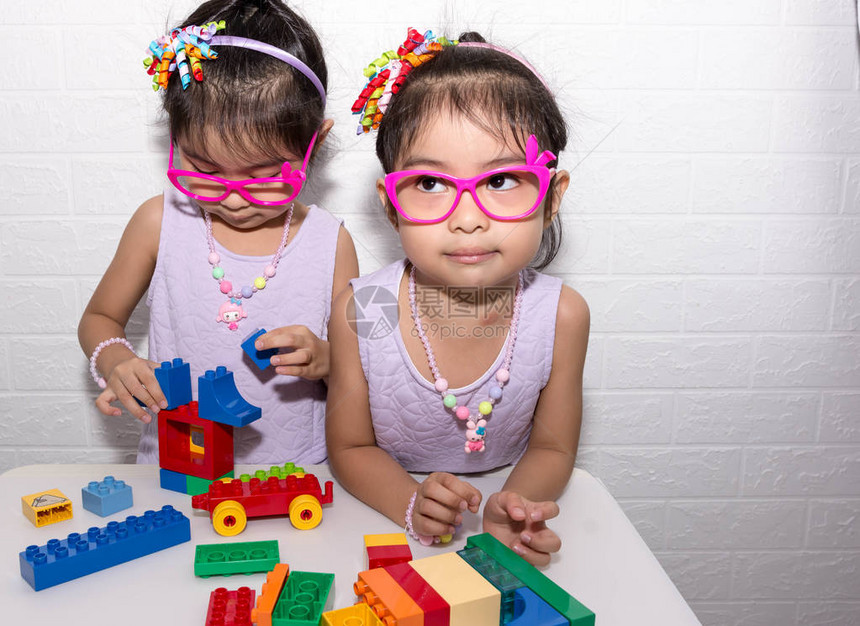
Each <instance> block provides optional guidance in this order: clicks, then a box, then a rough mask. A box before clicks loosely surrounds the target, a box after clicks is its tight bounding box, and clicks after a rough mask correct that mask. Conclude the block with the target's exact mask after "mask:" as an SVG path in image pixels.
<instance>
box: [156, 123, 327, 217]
mask: <svg viewBox="0 0 860 626" xmlns="http://www.w3.org/2000/svg"><path fill="white" fill-rule="evenodd" d="M316 140H317V134H316V133H314V136H313V137H311V143H310V145H309V146H308V150H307V152H306V153H305V158H304V160H303V161H302V166H301V168H300V169H297V170H293V168H292V166H291V165H290V163H289V161H284V164H283V165H282V166H281V175H280V176H276V177H273V178H245V179H242V180H228V179H226V178H221V177H220V176H213V175H212V174H203V173H202V172H192V171H189V170H177V169H174V167H173V140H172V139H171V141H170V157H169V160H168V163H167V178H169V179H170V182H172V183H173V186H174V187H176V188H177V189H178V190H179V191H181V192H182V193H184V194H185V195H186V196H188V197H190V198H194V199H195V200H202V201H203V202H220V201H221V200H224V199H225V198H226V197H227V196H229V195H230V193H231V192H233V191H238V192H239V194H240V195H241V196H242V197H243V198H245V200H247V201H248V202H253V203H254V204H259V205H262V206H276V205H279V204H286V203H287V202H290V201H291V200H293V199H295V197H296V196H298V195H299V193H300V192H301V190H302V186H303V185H304V183H305V180H306V179H307V176H306V175H305V169H306V168H307V166H308V160H310V157H311V152H313V149H314V144H315V143H316Z"/></svg>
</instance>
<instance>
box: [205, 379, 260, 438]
mask: <svg viewBox="0 0 860 626" xmlns="http://www.w3.org/2000/svg"><path fill="white" fill-rule="evenodd" d="M197 416H198V417H200V418H202V419H206V420H212V421H213V422H220V423H221V424H229V425H230V426H234V427H236V428H241V427H242V426H247V425H248V424H250V423H251V422H254V421H256V420H258V419H260V418H261V417H262V416H263V412H262V411H261V410H260V407H256V406H254V405H252V404H249V403H248V401H247V400H245V398H243V397H242V396H241V394H239V390H238V389H236V381H234V380H233V372H230V371H228V370H227V368H226V367H224V366H223V365H219V366H218V368H217V369H216V370H215V371H214V372H213V371H212V370H207V371H206V373H205V374H204V375H203V376H201V377H200V378H198V379H197Z"/></svg>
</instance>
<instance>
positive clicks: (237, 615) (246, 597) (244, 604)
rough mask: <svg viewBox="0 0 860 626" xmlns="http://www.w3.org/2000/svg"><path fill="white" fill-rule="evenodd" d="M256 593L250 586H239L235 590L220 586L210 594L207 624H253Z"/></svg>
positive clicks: (223, 625) (244, 625)
mask: <svg viewBox="0 0 860 626" xmlns="http://www.w3.org/2000/svg"><path fill="white" fill-rule="evenodd" d="M255 595H256V592H255V591H254V590H253V589H251V588H250V587H239V588H238V589H237V590H235V591H227V589H225V588H224V587H218V589H216V590H215V591H213V592H212V593H211V594H209V610H208V611H207V612H206V626H251V609H252V608H253V606H254V596H255Z"/></svg>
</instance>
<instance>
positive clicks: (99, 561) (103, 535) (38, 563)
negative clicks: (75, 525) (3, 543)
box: [19, 505, 191, 591]
mask: <svg viewBox="0 0 860 626" xmlns="http://www.w3.org/2000/svg"><path fill="white" fill-rule="evenodd" d="M190 539H191V522H190V520H189V519H188V518H187V517H185V515H183V514H182V513H181V512H179V511H177V510H176V509H174V508H173V507H172V506H170V505H165V506H163V507H161V510H160V511H146V512H145V513H144V514H143V515H140V516H136V515H130V516H128V517H126V518H125V521H122V522H118V521H113V522H108V524H107V526H105V527H104V528H98V527H96V526H94V527H92V528H90V529H89V530H87V532H86V534H79V533H71V534H70V535H69V536H68V537H67V538H66V539H51V540H50V541H49V542H48V543H47V544H46V545H44V546H41V547H40V546H35V545H33V546H27V549H26V550H25V551H24V552H21V553H20V554H19V561H20V564H21V576H23V578H24V580H26V581H27V582H28V583H30V586H31V587H33V589H35V590H36V591H41V590H42V589H47V588H48V587H53V586H54V585H59V584H61V583H65V582H68V581H70V580H74V579H75V578H80V577H81V576H86V575H87V574H92V573H93V572H98V571H99V570H103V569H107V568H109V567H113V566H114V565H119V564H120V563H125V562H126V561H131V560H133V559H137V558H140V557H142V556H146V555H147V554H152V553H153V552H158V551H159V550H163V549H165V548H169V547H171V546H175V545H178V544H180V543H184V542H186V541H189V540H190Z"/></svg>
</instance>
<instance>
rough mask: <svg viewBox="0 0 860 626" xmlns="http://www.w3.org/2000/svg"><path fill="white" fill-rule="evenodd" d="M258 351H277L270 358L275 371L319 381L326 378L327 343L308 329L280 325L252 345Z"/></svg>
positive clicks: (327, 361)
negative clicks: (274, 349)
mask: <svg viewBox="0 0 860 626" xmlns="http://www.w3.org/2000/svg"><path fill="white" fill-rule="evenodd" d="M254 347H255V348H257V350H261V351H262V350H269V349H270V348H280V350H281V352H280V354H276V355H274V356H273V357H272V365H274V366H275V372H277V373H278V374H283V375H285V376H300V377H302V378H307V379H308V380H318V379H320V378H325V377H327V376H328V371H329V343H328V341H323V340H322V339H320V338H319V337H317V336H316V335H315V334H314V333H313V332H311V330H310V329H309V328H308V327H307V326H298V325H296V326H283V327H281V328H276V329H275V330H270V331H269V332H267V333H265V334H264V335H260V336H259V337H258V338H257V341H256V342H255V343H254Z"/></svg>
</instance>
